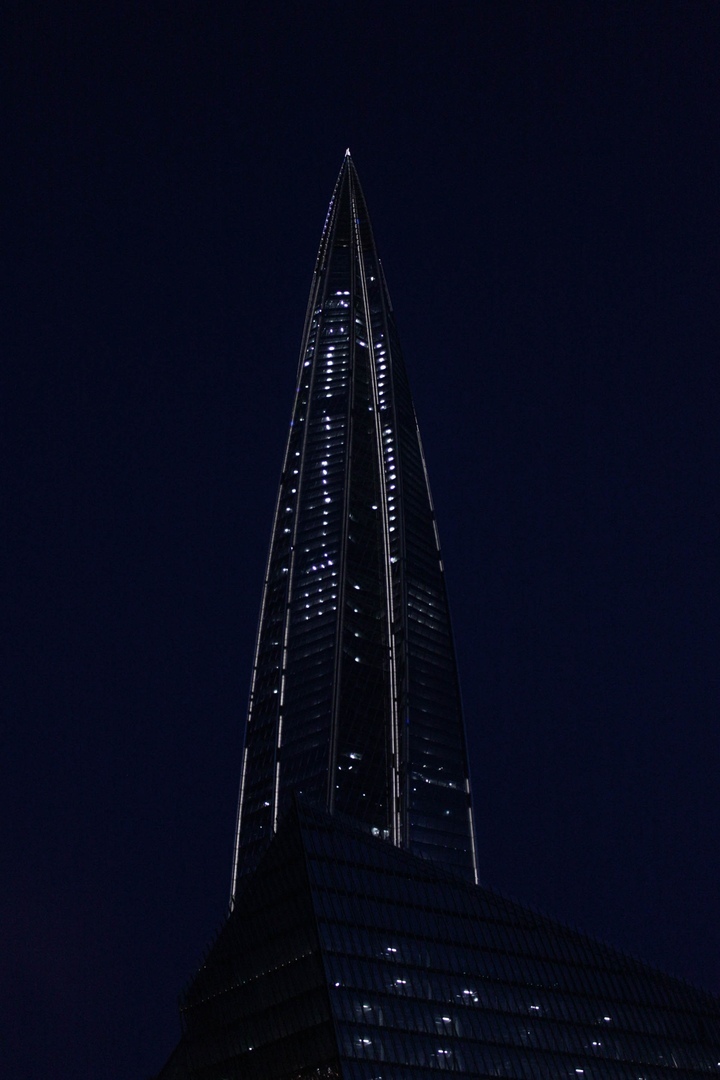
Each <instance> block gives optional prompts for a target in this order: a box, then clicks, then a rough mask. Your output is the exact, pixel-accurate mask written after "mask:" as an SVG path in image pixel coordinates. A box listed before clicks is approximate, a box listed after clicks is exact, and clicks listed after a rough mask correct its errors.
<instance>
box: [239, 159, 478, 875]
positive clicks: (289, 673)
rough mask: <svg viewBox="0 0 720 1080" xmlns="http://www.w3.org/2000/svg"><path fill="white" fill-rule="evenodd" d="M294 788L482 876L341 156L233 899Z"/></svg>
mask: <svg viewBox="0 0 720 1080" xmlns="http://www.w3.org/2000/svg"><path fill="white" fill-rule="evenodd" d="M291 791H296V792H297V793H298V794H300V795H302V796H304V797H305V798H306V799H311V800H313V801H315V802H317V803H318V804H320V805H322V806H326V807H327V808H328V809H329V810H330V811H331V812H335V811H338V812H340V813H343V814H346V815H349V816H350V817H352V818H354V819H355V820H356V821H358V822H361V823H362V824H364V825H365V827H367V828H368V829H370V830H371V831H372V832H373V833H374V834H375V835H377V836H381V837H383V838H385V839H389V840H390V841H391V842H393V843H394V844H396V845H397V846H400V847H404V848H407V849H408V850H411V851H415V852H418V853H421V854H425V855H427V856H429V857H431V858H434V859H436V860H438V861H439V862H441V863H444V864H445V865H447V866H449V867H451V868H453V869H454V870H456V871H457V872H459V873H461V874H464V875H465V876H466V877H467V878H468V879H469V880H471V881H474V880H475V879H476V875H475V852H474V841H473V824H472V809H471V803H470V785H469V779H468V767H467V754H466V749H465V735H464V728H463V719H462V711H461V705H460V692H459V685H458V677H457V670H456V664H455V653H454V646H453V641H452V633H451V627H450V618H449V613H448V605H447V598H446V593H445V581H444V574H443V566H442V560H441V557H440V548H439V542H438V533H437V527H436V524H435V515H434V511H433V506H432V500H431V496H430V490H429V487H428V482H427V475H426V471H425V464H424V459H423V453H422V447H421V443H420V436H419V432H418V426H417V420H416V418H415V410H414V407H413V403H412V398H411V396H410V389H409V386H408V381H407V376H406V372H405V366H404V363H403V359H402V353H401V350H400V344H399V340H398V336H397V330H396V327H395V319H394V315H393V311H392V306H391V304H390V299H389V296H388V292H387V288H386V285H385V279H384V276H383V271H382V267H381V265H380V261H379V259H378V255H377V251H376V248H375V242H374V239H373V234H372V229H371V226H370V219H369V217H368V213H367V208H366V205H365V200H364V197H363V194H362V191H361V188H360V184H359V181H358V178H357V173H356V171H355V167H354V165H353V163H352V160H351V158H350V156H349V154H348V155H346V157H345V160H344V162H343V166H342V169H341V171H340V175H339V177H338V181H337V184H336V186H335V191H334V194H333V197H332V201H331V203H330V209H329V211H328V216H327V220H326V223H325V228H324V231H323V235H322V239H321V243H320V251H319V254H318V258H317V263H316V267H315V273H314V276H313V284H312V289H311V292H310V300H309V303H308V312H307V318H306V325H305V330H304V334H303V342H302V348H301V353H300V364H299V368H298V377H297V391H296V397H295V405H294V408H293V413H292V421H291V424H290V433H289V436H288V442H287V447H286V451H285V459H284V464H283V470H282V476H281V481H280V489H279V492H278V500H277V505H276V511H275V520H274V524H273V531H272V539H271V545H270V554H269V558H268V566H267V573H266V580H265V585H264V590H263V598H262V605H261V612H260V623H259V629H258V639H257V647H256V655H255V663H254V670H253V677H252V688H251V693H250V703H249V710H248V720H247V727H246V736H245V749H244V754H243V762H242V780H241V788H240V801H239V810H238V827H237V839H236V859H235V866H234V870H233V891H234V890H235V889H236V887H237V883H238V881H239V880H240V878H241V876H242V875H243V874H244V873H246V872H247V871H248V870H250V869H252V867H253V866H255V865H256V863H257V860H258V858H259V856H260V855H261V853H262V852H263V850H264V849H265V847H266V846H267V844H268V842H269V840H270V839H271V837H272V835H273V833H274V831H275V828H276V826H277V821H278V817H279V815H281V813H282V810H283V806H284V804H285V801H286V799H287V797H288V795H289V793H290V792H291Z"/></svg>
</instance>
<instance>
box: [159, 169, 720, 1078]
mask: <svg viewBox="0 0 720 1080" xmlns="http://www.w3.org/2000/svg"><path fill="white" fill-rule="evenodd" d="M181 1015H182V1019H183V1036H182V1039H181V1041H180V1043H179V1045H178V1047H177V1049H176V1051H175V1052H174V1053H173V1055H172V1056H171V1058H170V1059H169V1061H168V1062H167V1064H166V1066H165V1068H164V1069H163V1071H162V1073H161V1074H160V1076H161V1078H162V1080H190V1078H192V1080H230V1078H233V1080H235V1078H238V1080H239V1078H243V1080H302V1078H308V1077H325V1078H336V1080H340V1078H342V1080H420V1078H423V1077H424V1078H429V1077H430V1076H431V1075H433V1074H434V1073H435V1072H436V1071H437V1070H442V1071H451V1072H454V1073H457V1074H458V1075H461V1076H465V1077H489V1076H504V1077H515V1078H518V1080H520V1078H522V1080H536V1078H547V1080H551V1078H552V1080H554V1078H557V1077H567V1078H569V1080H599V1078H603V1080H611V1078H614V1080H620V1078H623V1080H659V1078H660V1077H663V1076H670V1075H672V1076H673V1077H699V1076H701V1075H704V1076H707V1075H708V1074H714V1075H718V1073H720V1003H718V1001H717V1000H716V999H715V998H713V997H712V996H710V995H708V994H706V993H703V992H702V991H699V990H695V989H693V988H692V987H689V986H687V985H685V984H684V983H682V982H680V981H678V980H676V979H672V978H671V977H669V976H666V975H664V974H662V973H661V972H658V971H655V970H653V969H652V968H650V967H648V966H647V965H645V964H642V963H641V962H639V961H637V960H631V959H629V958H627V957H625V956H623V955H622V954H621V953H619V952H617V951H616V950H613V949H611V948H608V947H606V946H604V945H601V944H598V943H597V942H594V941H592V940H591V939H590V938H588V937H586V936H584V935H582V934H579V933H577V932H575V931H571V930H569V929H567V928H566V927H563V926H561V925H560V924H558V923H556V922H553V921H552V920H550V919H547V918H545V917H541V916H538V915H536V914H534V913H532V912H529V911H527V910H525V909H523V908H522V907H520V906H519V905H517V904H514V903H511V902H509V901H507V900H505V899H503V898H501V897H499V896H497V895H495V894H494V893H492V892H491V891H490V890H488V889H486V888H483V887H481V886H479V885H478V884H477V871H476V854H475V843H474V829H473V818H472V806H471V799H470V785H469V779H468V766H467V754H466V748H465V735H464V727H463V719H462V712H461V705H460V693H459V686H458V677H457V670H456V665H455V656H454V648H453V641H452V633H451V627H450V619H449V614H448V605H447V597H446V592H445V582H444V574H443V565H442V559H441V556H440V547H439V541H438V532H437V527H436V523H435V515H434V512H433V507H432V500H431V496H430V489H429V485H428V480H427V472H426V469H425V463H424V458H423V453H422V446H421V443H420V436H419V433H418V427H417V421H416V418H415V411H414V408H413V404H412V399H411V396H410V391H409V387H408V382H407V377H406V373H405V367H404V363H403V359H402V354H401V352H400V346H399V341H398V336H397V330H396V327H395V320H394V315H393V311H392V305H391V303H390V299H389V295H388V291H387V286H386V284H385V279H384V275H383V271H382V267H381V264H380V261H379V259H378V256H377V252H376V249H375V243H374V240H373V235H372V229H371V227H370V221H369V218H368V214H367V209H366V206H365V200H364V198H363V194H362V191H361V189H360V184H359V182H358V178H357V173H356V171H355V167H354V165H353V163H352V160H351V158H350V155H349V153H347V154H346V155H345V159H344V161H343V165H342V168H341V171H340V175H339V177H338V181H337V183H336V186H335V190H334V193H333V197H332V200H331V203H330V208H329V211H328V216H327V220H326V223H325V228H324V230H323V234H322V239H321V243H320V251H319V253H318V258H317V262H316V266H315V272H314V276H313V283H312V288H311V292H310V300H309V304H308V310H307V315H306V320H305V329H304V334H303V341H302V347H301V352H300V363H299V369H298V379H297V390H296V399H295V405H294V409H293V415H292V421H291V426H290V434H289V437H288V442H287V448H286V452H285V459H284V463H283V470H282V476H281V481H280V489H279V493H278V499H277V504H276V509H275V519H274V523H273V530H272V540H271V545H270V554H269V557H268V565H267V572H266V577H265V584H264V589H263V596H262V604H261V610H260V622H259V628H258V637H257V645H256V652H255V661H254V667H253V675H252V685H251V692H250V703H249V710H248V720H247V729H246V736H245V748H244V753H243V760H242V779H241V785H240V800H239V809H238V824H237V834H236V848H235V860H234V867H233V889H232V905H231V913H230V915H229V916H228V918H227V920H226V922H225V924H224V925H223V927H222V929H221V931H220V933H219V935H218V938H217V939H216V941H215V942H214V943H213V945H212V947H211V949H210V951H209V954H208V956H207V958H206V960H205V962H204V964H203V965H202V967H201V968H200V970H199V971H198V973H197V974H196V976H195V977H194V979H193V980H192V982H191V984H190V985H189V987H188V989H187V990H186V992H185V993H184V994H183V996H182V999H181Z"/></svg>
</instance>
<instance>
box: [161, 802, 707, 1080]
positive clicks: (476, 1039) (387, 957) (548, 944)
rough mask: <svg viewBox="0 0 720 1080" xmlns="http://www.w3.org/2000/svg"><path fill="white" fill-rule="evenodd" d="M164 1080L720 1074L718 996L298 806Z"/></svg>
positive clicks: (189, 999) (197, 992) (235, 915)
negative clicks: (449, 1074) (445, 1074)
mask: <svg viewBox="0 0 720 1080" xmlns="http://www.w3.org/2000/svg"><path fill="white" fill-rule="evenodd" d="M181 1008H182V1014H183V1028H184V1036H183V1041H182V1042H181V1044H180V1046H179V1047H178V1050H177V1051H176V1053H175V1054H174V1055H173V1057H172V1058H171V1060H170V1062H168V1065H167V1066H166V1069H165V1070H164V1071H163V1073H162V1074H161V1080H240V1078H243V1080H244V1078H253V1080H254V1078H257V1080H260V1078H263V1080H299V1078H300V1077H311V1076H312V1077H337V1078H339V1077H342V1078H344V1080H421V1078H423V1077H428V1078H429V1077H430V1076H431V1075H433V1074H435V1073H436V1072H437V1071H438V1070H439V1071H446V1072H452V1073H455V1074H457V1075H459V1076H466V1077H507V1078H515V1080H537V1078H547V1080H556V1078H561V1077H564V1078H567V1080H600V1078H602V1080H661V1078H663V1077H666V1078H667V1080H670V1078H671V1077H674V1078H677V1080H683V1078H690V1077H696V1078H697V1077H700V1076H718V1075H720V1002H718V1001H717V999H715V998H713V997H712V996H710V995H709V994H705V993H703V992H702V991H699V990H696V989H694V988H693V987H691V986H688V985H687V984H685V983H683V982H681V981H680V980H678V979H673V978H671V977H670V976H667V975H664V974H663V973H661V972H659V971H656V970H655V969H653V968H651V967H649V966H648V965H645V964H643V963H641V962H640V961H637V960H633V959H630V958H628V957H626V956H624V955H622V954H621V953H619V952H617V951H616V950H614V949H611V948H609V947H607V946H605V945H602V944H599V943H598V942H595V941H593V940H592V939H590V938H588V937H587V936H585V935H583V934H580V933H578V932H576V931H573V930H570V929H568V928H566V927H564V926H562V925H560V924H558V923H556V922H554V921H553V920H551V919H548V918H546V917H543V916H539V915H536V914H534V913H532V912H530V911H528V910H526V909H524V908H522V907H520V906H519V905H518V904H515V903H513V902H510V901H507V900H505V899H503V898H502V897H500V896H498V895H496V894H495V893H492V892H491V891H489V890H488V889H485V888H481V887H480V886H476V885H472V884H470V883H467V882H465V881H464V880H463V879H462V878H459V877H456V876H455V875H453V874H452V873H450V872H448V871H445V870H443V869H442V868H441V867H438V865H437V864H435V863H434V862H432V861H431V860H427V859H423V858H420V857H418V856H415V855H412V854H409V853H407V852H404V851H402V850H399V849H398V848H396V847H394V846H393V845H391V844H390V843H389V842H388V841H383V840H381V839H375V838H373V837H372V836H369V835H367V834H365V833H362V832H360V831H358V829H357V828H355V827H350V826H348V825H347V824H344V823H341V822H340V820H339V818H338V816H337V815H335V816H334V817H332V818H331V817H330V816H329V815H328V814H326V813H324V812H321V811H318V810H317V809H316V808H314V807H312V806H310V805H308V804H303V803H300V802H295V804H294V805H293V806H291V807H290V809H289V811H288V813H287V814H286V815H285V817H284V818H283V820H282V821H281V823H280V828H279V830H278V833H277V836H276V838H275V840H274V841H273V843H272V845H271V847H270V849H269V851H268V852H267V853H266V855H265V856H264V858H263V859H262V861H261V863H260V864H259V866H258V868H257V870H256V871H255V873H253V874H250V875H248V876H247V877H246V878H245V879H244V882H243V886H242V888H241V890H240V891H239V892H238V896H237V898H236V904H235V908H234V910H233V912H232V914H231V916H230V918H229V919H228V922H227V923H226V925H225V926H224V928H223V929H222V931H221V932H220V935H219V937H218V939H217V941H216V943H215V944H214V946H213V947H212V949H211V951H210V954H209V956H208V958H207V960H206V962H205V964H204V965H203V967H202V969H201V970H200V972H199V973H198V975H197V977H196V979H195V980H194V982H193V983H192V985H191V986H190V988H189V989H188V991H187V992H186V994H185V995H184V997H183V1000H182V1005H181Z"/></svg>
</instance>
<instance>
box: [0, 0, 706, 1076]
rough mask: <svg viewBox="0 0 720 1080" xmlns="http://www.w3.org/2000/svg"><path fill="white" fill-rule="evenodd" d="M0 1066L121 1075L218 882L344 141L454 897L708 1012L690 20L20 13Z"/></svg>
mask: <svg viewBox="0 0 720 1080" xmlns="http://www.w3.org/2000/svg"><path fill="white" fill-rule="evenodd" d="M8 15H9V16H10V18H9V23H8V30H7V31H6V33H5V34H4V35H3V36H4V40H5V48H6V49H7V50H8V51H7V57H6V60H5V61H4V62H3V64H2V71H3V76H2V77H3V80H4V85H5V93H4V95H3V97H4V99H5V101H6V102H9V103H10V109H9V110H8V109H7V108H6V109H4V110H3V115H4V119H3V120H2V125H3V138H2V145H3V152H2V158H3V165H2V169H3V174H4V177H5V191H6V196H5V198H4V200H3V204H2V206H3V208H2V211H1V212H0V213H1V215H2V252H3V257H2V272H3V288H2V329H1V333H2V357H3V360H2V369H1V372H2V374H1V378H2V383H3V386H2V392H1V402H2V403H1V404H0V409H1V410H2V417H1V418H0V431H1V433H2V434H1V437H2V444H3V445H2V452H1V453H0V467H1V468H2V473H3V511H4V512H3V515H2V517H3V536H4V543H3V550H4V552H5V558H4V559H3V562H2V596H3V603H4V607H5V611H6V615H5V617H4V619H3V628H4V631H5V633H4V635H3V639H4V640H3V658H4V663H3V668H2V670H3V675H2V679H3V699H4V713H5V718H4V721H3V725H2V734H3V743H4V758H5V761H6V764H7V768H6V772H5V779H4V782H3V784H2V799H3V801H4V802H5V804H6V805H5V807H4V821H5V827H4V829H3V836H2V854H3V861H2V865H3V871H4V875H3V876H4V886H3V889H2V893H0V913H1V917H0V925H2V933H3V937H4V941H3V943H2V956H3V960H2V975H1V976H0V985H2V996H3V1003H2V1007H1V1008H0V1017H1V1019H0V1027H1V1028H2V1031H1V1032H0V1043H1V1044H2V1046H3V1051H2V1057H3V1075H6V1076H8V1077H12V1078H13V1080H15V1078H18V1080H20V1078H22V1080H26V1078H27V1080H31V1078H32V1080H35V1078H38V1080H40V1078H41V1077H42V1078H43V1080H44V1078H46V1077H48V1076H52V1077H62V1078H65V1077H68V1078H70V1077H72V1078H73V1080H125V1078H131V1077H137V1078H139V1080H143V1078H144V1077H147V1076H149V1075H150V1074H151V1073H152V1072H153V1071H155V1070H157V1069H158V1068H159V1067H160V1065H161V1064H162V1062H163V1061H164V1058H165V1056H166V1054H167V1053H168V1052H169V1050H170V1049H171V1047H172V1045H173V1043H174V1041H175V1039H176V1037H177V1033H178V1030H179V1024H178V1019H177V1012H176V1004H175V1003H176V997H177V994H178V993H179V991H180V989H181V988H182V986H183V985H184V983H185V981H186V980H187V979H188V977H189V976H190V974H191V973H192V971H193V969H194V967H195V966H196V965H197V963H198V961H199V959H200V957H201V955H202V952H203V949H204V947H205V945H206V943H207V941H208V940H209V938H210V936H211V934H212V932H213V931H214V929H215V928H216V926H217V925H218V923H219V922H220V920H221V918H222V916H223V913H224V910H225V905H226V901H227V890H228V887H229V877H230V861H231V845H232V835H233V828H234V816H235V803H236V795H237V784H238V780H239V762H240V753H241V740H242V727H243V719H244V708H245V702H246V695H247V687H248V681H249V673H250V665H251V650H252V644H253V638H254V632H255V623H256V618H257V611H258V605H259V599H260V588H261V579H262V573H263V567H264V560H265V554H266V548H267V543H268V540H269V533H270V524H271V514H272V507H273V502H274V498H275V489H276V484H277V480H278V475H279V469H280V463H281V457H282V451H283V446H284V440H285V436H286V432H287V424H288V421H289V416H290V406H291V402H292V397H293V389H294V379H295V367H296V357H297V350H298V347H299V340H300V333H301V328H302V320H303V316H304V309H305V303H306V298H307V291H308V288H309V284H310V276H311V272H312V265H313V261H314V257H315V253H316V249H317V244H318V241H319V236H320V230H321V227H322V223H323V220H324V215H325V210H326V206H327V202H328V200H329V197H330V193H331V190H332V186H333V183H334V180H335V176H336V174H337V171H338V169H339V167H340V164H341V160H342V155H343V152H344V150H345V147H346V146H347V145H349V146H350V147H351V149H352V151H353V156H354V158H355V161H356V164H357V166H358V170H359V173H360V177H361V180H362V182H363V186H364V189H365V194H366V196H367V199H368V203H369V207H370V212H371V214H372V216H373V220H374V225H375V232H376V237H377V241H378V246H379V249H380V253H381V256H382V257H383V261H384V264H385V269H386V273H387V276H388V281H389V286H390V292H391V295H392V296H393V301H394V304H395V308H396V312H397V317H398V323H399V327H400V333H401V337H402V339H403V344H404V350H405V354H406V360H407V365H408V368H409V372H410V377H411V382H412V386H413V391H414V394H415V400H416V405H417V409H418V414H419V418H420V424H421V429H422V432H423V437H424V441H425V446H426V452H427V457H428V465H429V469H430V478H431V483H432V487H433V492H434V496H435V501H436V504H437V510H438V517H439V522H440V532H441V538H442V540H443V546H444V553H445V562H446V567H447V572H448V579H449V589H450V598H451V603H452V607H453V613H454V619H455V632H456V638H457V644H458V652H459V660H460V668H461V678H462V682H463V689H464V697H465V706H466V714H467V725H468V730H469V740H470V746H471V755H472V760H471V770H472V776H473V781H474V791H475V808H476V817H477V823H478V832H479V849H480V865H481V869H482V878H483V881H484V882H485V883H487V884H490V885H492V886H494V887H496V888H497V889H499V890H500V891H503V892H505V893H508V894H510V895H512V896H515V897H517V898H519V899H521V900H524V901H526V902H528V903H530V904H532V905H534V906H536V907H539V908H540V909H542V910H544V911H547V912H549V913H551V914H555V915H558V916H560V917H562V918H563V919H565V920H566V921H569V922H571V923H573V924H574V925H578V926H580V927H582V928H583V929H586V930H588V931H591V932H593V933H594V934H597V935H599V936H600V937H602V938H604V939H605V940H607V941H609V942H610V943H612V944H615V945H618V946H620V947H622V948H624V949H626V950H628V951H630V952H632V953H634V954H636V955H640V956H642V957H644V958H646V959H648V960H651V961H653V962H656V963H658V964H659V965H661V966H663V967H665V968H666V969H668V970H669V971H671V972H673V973H676V974H679V975H681V976H683V977H685V978H688V979H690V980H692V981H694V982H696V983H698V984H699V985H701V986H704V987H706V988H709V989H711V990H714V991H716V992H717V991H720V936H719V934H718V926H719V925H720V898H719V897H718V886H717V864H718V851H720V810H719V809H718V794H717V791H718V783H717V776H718V768H719V766H720V752H719V737H718V704H719V700H718V699H719V696H720V678H719V670H718V647H719V645H720V617H719V607H718V601H719V600H720V580H719V579H720V571H719V566H718V551H719V550H720V543H719V540H720V537H719V536H718V533H719V532H720V514H719V511H720V506H719V503H720V499H719V497H718V474H719V472H720V469H719V464H718V452H719V450H720V425H719V424H718V417H719V416H720V410H719V405H720V401H719V400H718V399H719V397H720V393H719V390H720V385H719V384H720V374H719V369H718V331H719V330H720V325H719V324H720V303H719V297H718V286H719V284H720V282H719V277H720V275H719V273H718V250H720V243H719V242H720V235H719V233H720V228H719V226H720V213H719V211H718V191H719V190H720V168H719V166H720V130H719V124H718V121H719V119H720V86H719V78H720V61H719V60H718V57H719V56H720V16H719V15H718V8H717V5H716V4H715V3H704V2H702V0H694V2H693V3H692V4H687V3H664V2H661V0H656V2H654V3H649V4H644V3H637V4H629V5H628V4H626V3H624V2H622V3H621V2H618V3H592V2H590V3H579V2H578V3H542V2H539V3H527V4H526V3H498V4H493V3H482V2H479V0H476V2H473V3H468V2H464V0H455V2H450V3H448V4H447V5H445V6H443V5H441V4H440V3H439V2H437V3H434V4H430V3H426V2H424V0H414V2H412V3H405V2H397V0H394V2H393V0H385V2H382V3H371V2H367V3H360V2H355V3H353V2H349V0H344V2H343V0H335V2H334V3H330V2H327V3H324V2H319V0H311V2H306V3H289V2H288V3H280V4H277V3H276V4H260V3H252V4H251V3H244V4H243V3H240V2H237V0H236V2H235V3H226V2H222V0H221V2H217V3H209V4H208V3H201V2H199V0H198V2H191V0H186V2H180V0H175V2H173V3H170V2H166V3H155V2H152V0H144V2H142V3H139V2H138V3H131V2H124V3H120V2H113V0H103V3H102V4H90V3H87V4H84V3H77V4H60V3H57V4H52V3H50V2H49V3H45V4H43V3H39V2H36V3H34V2H32V0H25V2H23V3H19V2H15V3H13V2H10V3H9V4H8V5H7V6H6V16H8Z"/></svg>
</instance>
